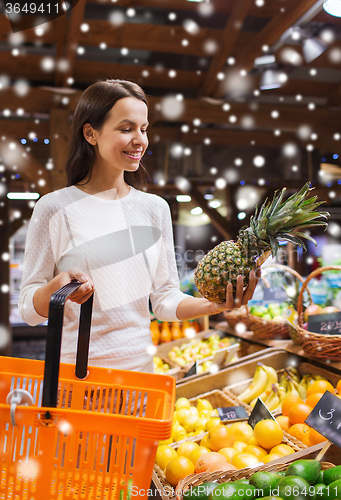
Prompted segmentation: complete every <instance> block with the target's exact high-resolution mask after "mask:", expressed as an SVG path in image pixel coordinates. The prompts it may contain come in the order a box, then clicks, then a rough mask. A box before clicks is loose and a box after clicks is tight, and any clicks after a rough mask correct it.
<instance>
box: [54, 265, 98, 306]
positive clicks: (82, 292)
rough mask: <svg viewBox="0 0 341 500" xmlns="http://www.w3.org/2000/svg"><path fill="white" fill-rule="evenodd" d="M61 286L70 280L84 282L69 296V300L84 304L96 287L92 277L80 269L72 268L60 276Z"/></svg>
mask: <svg viewBox="0 0 341 500" xmlns="http://www.w3.org/2000/svg"><path fill="white" fill-rule="evenodd" d="M60 280H61V281H60V283H61V286H64V285H67V284H68V283H70V281H75V280H77V281H81V282H82V283H83V284H82V285H81V286H80V287H79V288H77V290H75V291H74V292H72V293H71V294H70V295H69V296H68V298H67V299H68V300H71V302H76V303H77V304H83V303H84V302H86V301H87V300H88V298H89V297H91V295H92V294H93V293H94V290H95V287H94V284H93V282H92V280H91V278H90V277H89V276H88V275H87V274H85V273H83V272H82V271H81V270H80V269H76V268H72V269H70V270H69V271H68V272H64V273H62V276H60Z"/></svg>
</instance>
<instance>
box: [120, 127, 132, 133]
mask: <svg viewBox="0 0 341 500" xmlns="http://www.w3.org/2000/svg"><path fill="white" fill-rule="evenodd" d="M121 132H130V128H125V129H123V130H121Z"/></svg>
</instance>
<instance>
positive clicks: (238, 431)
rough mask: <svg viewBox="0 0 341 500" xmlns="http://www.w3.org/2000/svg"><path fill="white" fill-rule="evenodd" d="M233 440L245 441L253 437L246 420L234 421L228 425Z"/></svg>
mask: <svg viewBox="0 0 341 500" xmlns="http://www.w3.org/2000/svg"><path fill="white" fill-rule="evenodd" d="M229 429H230V431H231V432H232V434H233V437H234V440H235V441H242V442H243V443H247V442H248V440H249V439H251V438H252V437H253V429H252V427H251V425H249V424H247V423H246V422H235V423H234V424H232V425H230V426H229Z"/></svg>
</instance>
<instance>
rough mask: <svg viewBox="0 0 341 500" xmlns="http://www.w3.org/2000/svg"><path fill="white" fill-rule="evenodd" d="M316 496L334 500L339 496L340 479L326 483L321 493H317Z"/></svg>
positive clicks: (321, 499) (340, 488) (325, 499)
mask: <svg viewBox="0 0 341 500" xmlns="http://www.w3.org/2000/svg"><path fill="white" fill-rule="evenodd" d="M328 470H329V469H328ZM316 498H317V499H320V500H336V499H339V498H341V479H337V480H336V481H333V482H332V483H330V484H328V485H327V486H326V487H325V488H324V490H323V491H322V495H321V496H320V495H317V496H316Z"/></svg>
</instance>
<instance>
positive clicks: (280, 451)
mask: <svg viewBox="0 0 341 500" xmlns="http://www.w3.org/2000/svg"><path fill="white" fill-rule="evenodd" d="M274 453H275V454H276V455H282V457H286V456H287V455H291V453H295V452H294V450H293V449H292V448H291V446H289V445H287V444H284V443H281V444H278V445H277V446H274V447H273V448H271V450H270V451H269V455H270V454H274Z"/></svg>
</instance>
